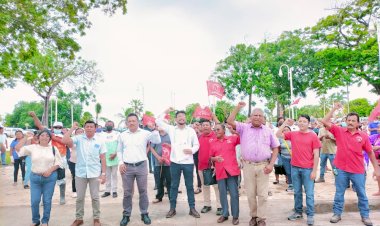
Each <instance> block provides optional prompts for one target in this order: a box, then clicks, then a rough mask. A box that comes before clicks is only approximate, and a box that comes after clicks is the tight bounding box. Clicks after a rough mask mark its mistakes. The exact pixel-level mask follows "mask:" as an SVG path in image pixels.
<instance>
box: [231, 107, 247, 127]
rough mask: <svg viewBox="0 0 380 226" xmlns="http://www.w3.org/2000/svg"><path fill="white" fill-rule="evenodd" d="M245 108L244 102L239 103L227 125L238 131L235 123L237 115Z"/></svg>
mask: <svg viewBox="0 0 380 226" xmlns="http://www.w3.org/2000/svg"><path fill="white" fill-rule="evenodd" d="M244 106H245V103H244V102H239V103H238V104H237V105H236V107H235V108H234V110H233V111H232V112H231V114H230V116H228V118H227V123H228V124H229V125H230V126H232V128H234V129H236V123H235V118H236V115H237V114H238V113H239V111H240V110H241V109H242V108H243V107H244Z"/></svg>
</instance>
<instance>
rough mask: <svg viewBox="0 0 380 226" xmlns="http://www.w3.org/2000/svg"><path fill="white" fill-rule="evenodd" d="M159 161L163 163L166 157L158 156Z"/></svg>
mask: <svg viewBox="0 0 380 226" xmlns="http://www.w3.org/2000/svg"><path fill="white" fill-rule="evenodd" d="M157 161H158V163H160V164H162V163H163V162H164V159H163V158H162V157H161V156H158V157H157Z"/></svg>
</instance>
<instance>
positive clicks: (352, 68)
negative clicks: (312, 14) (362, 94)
mask: <svg viewBox="0 0 380 226" xmlns="http://www.w3.org/2000/svg"><path fill="white" fill-rule="evenodd" d="M335 10H336V13H335V14H333V15H329V16H327V17H325V18H323V19H321V20H320V21H319V22H318V23H317V24H316V25H315V26H313V27H312V28H307V29H306V32H308V33H309V35H310V40H312V41H313V45H314V49H316V50H317V52H316V54H315V59H316V60H317V61H318V62H319V63H318V64H315V65H314V68H315V76H314V78H313V81H312V86H311V87H312V88H313V89H314V90H316V91H317V92H319V93H323V92H325V91H326V90H327V89H330V88H333V87H339V86H346V85H352V84H355V83H357V84H361V82H362V80H365V81H367V82H368V83H369V84H370V85H372V86H373V87H374V89H373V90H372V91H373V92H375V93H377V94H380V79H379V78H380V74H379V62H378V53H379V49H378V44H377V39H376V32H372V31H371V24H374V23H375V20H376V17H377V18H379V12H380V1H378V0H350V1H348V2H346V3H345V4H342V5H341V6H338V7H337V8H336V9H335ZM377 29H380V28H378V27H377ZM321 84H323V85H321Z"/></svg>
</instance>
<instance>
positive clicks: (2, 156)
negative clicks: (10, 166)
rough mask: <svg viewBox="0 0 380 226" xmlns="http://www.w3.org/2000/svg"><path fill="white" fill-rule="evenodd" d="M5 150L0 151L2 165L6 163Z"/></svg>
mask: <svg viewBox="0 0 380 226" xmlns="http://www.w3.org/2000/svg"><path fill="white" fill-rule="evenodd" d="M5 153H6V152H5V151H4V152H1V164H2V165H6V164H7V163H6V162H5V158H6V155H5Z"/></svg>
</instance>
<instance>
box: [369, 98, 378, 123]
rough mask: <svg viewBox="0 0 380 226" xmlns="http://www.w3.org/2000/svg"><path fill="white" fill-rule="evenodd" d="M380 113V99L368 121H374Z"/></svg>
mask: <svg viewBox="0 0 380 226" xmlns="http://www.w3.org/2000/svg"><path fill="white" fill-rule="evenodd" d="M379 115H380V99H379V101H378V102H377V105H376V107H375V108H374V109H373V110H372V112H371V114H370V115H369V117H368V121H369V122H372V121H375V120H376V118H377V117H378V116H379Z"/></svg>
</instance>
